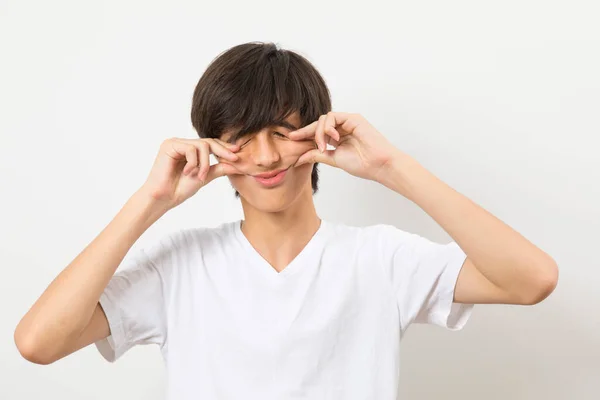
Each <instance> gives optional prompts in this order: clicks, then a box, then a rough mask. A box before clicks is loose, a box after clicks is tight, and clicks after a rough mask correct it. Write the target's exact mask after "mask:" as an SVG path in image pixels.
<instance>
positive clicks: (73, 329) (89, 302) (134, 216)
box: [15, 192, 165, 351]
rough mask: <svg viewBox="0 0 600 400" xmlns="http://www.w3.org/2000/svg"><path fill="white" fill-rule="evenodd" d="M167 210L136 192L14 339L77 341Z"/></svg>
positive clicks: (41, 344)
mask: <svg viewBox="0 0 600 400" xmlns="http://www.w3.org/2000/svg"><path fill="white" fill-rule="evenodd" d="M164 212H165V211H163V210H160V209H159V208H157V207H156V206H155V205H154V204H153V203H152V202H151V201H149V200H148V196H145V195H143V194H141V193H139V192H137V193H136V194H134V195H133V196H132V197H131V198H130V199H129V200H128V201H127V203H126V204H125V205H124V206H123V208H122V209H121V210H120V211H119V213H118V214H117V215H116V216H115V218H114V219H113V220H112V221H111V222H110V223H109V224H108V225H107V226H106V227H105V229H104V230H103V231H102V232H101V233H100V234H99V235H98V236H97V237H96V238H95V239H94V240H93V241H92V242H91V243H90V244H89V245H88V246H87V247H86V248H85V249H84V250H83V251H82V252H81V253H80V254H79V255H78V256H77V257H76V258H75V259H74V260H73V261H72V262H71V263H70V264H69V265H68V266H67V267H66V268H65V269H64V270H63V271H62V272H61V273H60V274H59V275H58V276H57V277H56V278H55V279H54V280H53V281H52V283H51V284H50V285H49V286H48V287H47V289H46V290H45V291H44V293H43V294H42V295H41V296H40V298H39V299H38V300H37V301H36V302H35V304H34V305H33V306H32V307H31V309H30V310H29V312H27V314H26V315H25V316H24V317H23V319H22V320H21V322H20V323H19V325H18V326H17V329H16V331H15V340H17V341H22V342H25V343H26V346H33V347H35V348H39V349H46V350H47V351H53V350H50V349H56V350H57V351H60V349H61V348H62V347H64V346H68V343H69V342H71V341H73V340H75V339H76V338H77V337H78V336H79V335H80V334H81V332H82V331H83V330H84V329H85V327H86V326H87V324H88V323H89V321H90V318H91V317H92V314H93V312H94V309H95V308H96V305H97V303H98V300H99V298H100V295H101V294H102V292H103V291H104V289H105V288H106V286H107V285H108V283H109V281H110V279H111V277H112V276H113V275H114V273H115V271H116V269H117V268H118V266H119V264H120V263H121V261H122V260H123V258H124V257H125V255H126V254H127V252H128V251H129V250H130V248H131V247H132V246H133V244H134V243H135V242H136V241H137V240H138V239H139V237H140V236H141V235H142V234H143V233H144V232H145V231H146V230H147V229H148V227H150V226H151V225H152V224H153V223H154V222H155V221H156V220H158V219H159V218H160V216H161V215H163V214H164Z"/></svg>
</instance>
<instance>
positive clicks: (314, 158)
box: [295, 149, 337, 167]
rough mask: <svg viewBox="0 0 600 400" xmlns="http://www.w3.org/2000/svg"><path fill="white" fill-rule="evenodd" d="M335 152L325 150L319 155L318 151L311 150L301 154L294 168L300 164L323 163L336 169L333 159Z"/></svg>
mask: <svg viewBox="0 0 600 400" xmlns="http://www.w3.org/2000/svg"><path fill="white" fill-rule="evenodd" d="M334 152H335V150H325V151H324V152H322V153H321V151H320V150H319V149H312V150H309V151H307V152H306V153H304V154H302V155H301V156H300V158H299V159H298V161H296V164H295V166H296V167H298V166H300V165H302V164H314V163H323V164H327V165H330V166H332V167H337V165H336V162H335V159H334V157H333V155H334Z"/></svg>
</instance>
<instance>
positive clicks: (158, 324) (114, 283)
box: [95, 240, 171, 362]
mask: <svg viewBox="0 0 600 400" xmlns="http://www.w3.org/2000/svg"><path fill="white" fill-rule="evenodd" d="M170 254H171V248H170V246H169V245H168V242H167V241H165V240H161V241H160V242H157V243H156V244H155V245H154V246H153V247H151V248H147V249H138V250H137V251H135V253H134V257H132V258H131V259H130V260H129V261H127V262H126V263H125V265H123V266H122V267H121V268H120V269H119V270H118V271H117V273H115V275H113V277H112V278H111V280H110V282H109V283H108V285H107V287H106V288H105V289H104V291H103V293H102V294H101V296H100V300H99V303H100V306H101V307H102V309H103V310H104V313H105V314H106V318H107V320H108V324H109V327H110V332H111V333H110V336H108V337H107V338H105V339H102V340H99V341H97V342H96V343H95V345H96V348H97V349H98V351H99V352H100V354H101V355H102V356H103V357H104V358H105V359H106V360H108V361H110V362H114V361H116V360H117V359H118V358H120V357H121V356H122V355H123V354H124V353H125V352H126V351H127V350H129V349H130V348H132V347H133V346H135V345H143V344H158V345H159V346H162V345H164V343H165V340H166V334H167V318H166V312H165V310H166V305H165V300H166V291H167V289H166V288H167V286H168V281H169V269H170V268H169V267H170V265H169V260H170V258H171V255H170Z"/></svg>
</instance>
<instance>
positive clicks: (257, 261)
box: [233, 219, 327, 279]
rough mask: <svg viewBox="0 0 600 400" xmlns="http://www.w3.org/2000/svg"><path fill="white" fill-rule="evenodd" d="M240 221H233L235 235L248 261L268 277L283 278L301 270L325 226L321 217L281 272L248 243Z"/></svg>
mask: <svg viewBox="0 0 600 400" xmlns="http://www.w3.org/2000/svg"><path fill="white" fill-rule="evenodd" d="M242 222H243V220H238V221H236V222H233V229H234V231H235V235H236V237H237V238H238V240H239V241H240V243H241V244H242V246H243V247H244V249H245V250H246V254H248V257H249V260H248V261H250V262H251V263H252V264H254V265H255V266H256V267H258V268H257V269H258V270H259V271H260V272H261V273H263V274H264V275H265V276H267V277H268V278H270V279H284V278H285V277H288V276H290V275H292V274H295V273H297V272H298V271H300V270H302V269H303V266H302V264H303V260H304V259H306V257H308V256H309V255H310V254H312V253H313V248H314V247H315V246H318V244H319V243H320V242H321V237H322V236H323V235H324V232H325V230H326V228H327V222H326V221H324V220H323V219H321V224H320V225H319V228H318V229H317V231H316V232H315V234H314V235H313V236H312V237H311V238H310V240H309V241H308V243H307V244H306V245H305V246H304V247H303V248H302V250H300V253H298V254H297V255H296V257H295V258H294V259H293V260H292V261H291V262H290V263H289V264H288V265H287V266H286V267H285V268H284V269H283V270H282V271H281V272H277V270H276V269H275V268H274V267H273V266H272V265H271V264H270V263H269V262H268V261H267V260H266V259H265V258H264V257H263V256H262V255H261V254H260V253H259V252H258V250H256V249H255V248H254V246H252V243H250V241H249V240H248V238H247V237H246V235H244V232H242Z"/></svg>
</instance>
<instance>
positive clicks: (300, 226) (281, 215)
mask: <svg viewBox="0 0 600 400" xmlns="http://www.w3.org/2000/svg"><path fill="white" fill-rule="evenodd" d="M242 208H243V210H244V221H243V223H242V232H243V233H244V235H245V236H246V238H247V239H248V241H249V242H250V243H251V244H252V246H253V247H254V248H255V249H256V250H257V251H258V252H259V253H260V254H261V256H263V258H265V260H267V262H269V263H270V264H271V266H273V268H275V269H276V270H277V271H281V270H283V269H284V268H285V266H287V265H288V264H289V263H290V262H291V261H292V260H293V259H294V258H295V257H296V256H297V255H298V254H299V253H300V251H302V249H303V248H304V246H306V244H307V243H308V242H309V241H310V239H311V238H312V237H313V235H314V234H315V233H316V232H317V230H318V229H319V227H320V225H321V220H320V218H319V217H318V215H317V212H316V210H315V205H314V202H313V198H312V191H311V192H309V193H308V195H306V194H302V195H301V196H300V197H299V198H298V199H296V201H295V202H294V203H293V204H292V205H291V206H290V207H288V208H287V209H285V210H282V211H278V212H265V211H261V210H259V209H256V208H254V207H252V206H251V205H250V204H248V203H247V202H246V201H244V200H243V199H242Z"/></svg>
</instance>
